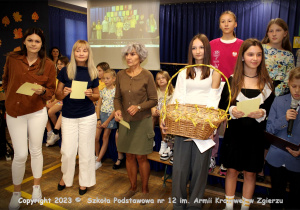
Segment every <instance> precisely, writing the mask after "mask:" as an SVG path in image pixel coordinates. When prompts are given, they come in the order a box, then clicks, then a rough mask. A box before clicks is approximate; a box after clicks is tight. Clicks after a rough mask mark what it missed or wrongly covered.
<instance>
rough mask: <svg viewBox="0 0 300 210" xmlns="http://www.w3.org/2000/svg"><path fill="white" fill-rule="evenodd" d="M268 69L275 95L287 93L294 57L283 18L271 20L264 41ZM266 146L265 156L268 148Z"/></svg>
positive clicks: (258, 178) (261, 175)
mask: <svg viewBox="0 0 300 210" xmlns="http://www.w3.org/2000/svg"><path fill="white" fill-rule="evenodd" d="M262 44H263V48H264V53H265V60H266V67H267V70H268V72H269V75H270V77H271V79H272V80H273V85H274V88H275V95H276V96H280V95H283V94H285V93H287V92H288V91H289V90H288V85H287V80H288V77H289V72H290V71H291V69H293V68H294V56H293V54H292V45H291V43H290V38H289V29H288V25H287V24H286V22H285V21H284V20H282V19H281V18H276V19H272V20H270V22H269V23H268V26H267V30H266V35H265V37H264V38H263V40H262ZM269 146H270V145H269V144H268V143H266V145H265V156H266V155H267V152H268V150H267V148H269ZM264 179H265V176H264V170H262V171H261V172H260V173H258V174H257V181H260V182H263V181H264Z"/></svg>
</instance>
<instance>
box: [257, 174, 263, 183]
mask: <svg viewBox="0 0 300 210" xmlns="http://www.w3.org/2000/svg"><path fill="white" fill-rule="evenodd" d="M256 181H257V182H264V181H265V176H261V175H258V174H257V175H256Z"/></svg>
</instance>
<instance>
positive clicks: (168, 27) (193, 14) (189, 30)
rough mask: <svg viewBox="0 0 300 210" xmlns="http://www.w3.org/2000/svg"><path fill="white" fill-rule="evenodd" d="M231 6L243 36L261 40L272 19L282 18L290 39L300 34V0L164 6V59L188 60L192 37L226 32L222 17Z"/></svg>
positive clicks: (167, 60)
mask: <svg viewBox="0 0 300 210" xmlns="http://www.w3.org/2000/svg"><path fill="white" fill-rule="evenodd" d="M226 10H231V11H232V12H234V13H235V14H236V16H237V28H236V34H237V37H238V38H240V39H243V40H245V39H248V38H252V37H253V38H257V39H259V40H261V39H262V38H263V37H264V35H265V33H266V27H267V25H268V22H269V21H270V20H271V19H272V18H278V17H280V18H282V19H283V20H285V21H286V23H287V24H288V26H289V33H290V41H291V43H293V36H294V35H296V36H297V35H298V31H299V30H300V29H299V23H300V12H299V11H300V1H299V0H249V1H217V2H213V1H209V2H197V3H186V4H165V5H161V6H160V13H159V15H160V21H159V22H160V38H161V45H160V54H161V57H160V59H161V62H169V63H186V62H187V50H188V45H189V42H190V40H191V39H192V37H193V36H194V35H196V34H197V33H204V34H206V36H207V37H208V39H209V40H212V39H215V38H218V37H221V36H222V31H221V30H220V29H219V17H220V15H221V13H222V12H224V11H226Z"/></svg>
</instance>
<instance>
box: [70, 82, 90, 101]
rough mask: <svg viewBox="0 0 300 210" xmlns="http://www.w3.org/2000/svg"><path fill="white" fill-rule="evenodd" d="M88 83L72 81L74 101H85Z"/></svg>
mask: <svg viewBox="0 0 300 210" xmlns="http://www.w3.org/2000/svg"><path fill="white" fill-rule="evenodd" d="M87 84H88V82H81V81H75V80H73V81H72V87H71V88H72V92H71V95H70V98H72V99H85V94H84V91H86V89H87Z"/></svg>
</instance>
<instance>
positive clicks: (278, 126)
mask: <svg viewBox="0 0 300 210" xmlns="http://www.w3.org/2000/svg"><path fill="white" fill-rule="evenodd" d="M288 86H289V89H290V94H287V95H284V96H279V97H276V98H275V100H274V102H273V104H272V106H271V109H270V114H269V117H268V122H267V131H268V132H270V133H272V134H274V135H276V136H278V137H280V138H283V139H285V140H287V141H289V142H291V143H294V144H296V145H299V144H300V129H299V127H300V118H299V104H300V67H297V68H295V69H293V70H291V71H290V72H289V79H288ZM291 104H295V107H297V108H296V109H291V108H290V107H291ZM289 120H293V121H294V124H293V129H292V136H288V134H287V130H288V123H289ZM299 157H300V150H297V151H295V150H292V149H290V148H288V147H287V148H286V151H284V150H282V149H279V148H278V147H276V146H274V145H271V146H270V149H269V152H268V154H267V157H266V161H267V162H268V163H269V167H270V175H271V184H272V188H271V196H272V198H273V199H282V200H283V201H284V202H283V204H279V203H275V202H274V203H271V209H283V208H290V209H298V208H299V201H298V199H299V194H300V179H299V177H300V158H299ZM287 182H290V185H289V189H290V191H289V197H288V202H285V201H286V199H285V193H286V187H287ZM286 204H287V205H286Z"/></svg>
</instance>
